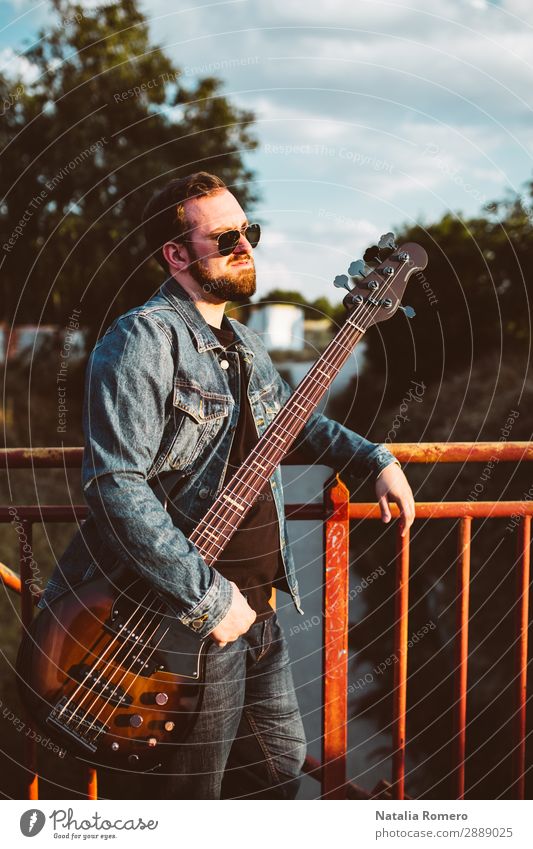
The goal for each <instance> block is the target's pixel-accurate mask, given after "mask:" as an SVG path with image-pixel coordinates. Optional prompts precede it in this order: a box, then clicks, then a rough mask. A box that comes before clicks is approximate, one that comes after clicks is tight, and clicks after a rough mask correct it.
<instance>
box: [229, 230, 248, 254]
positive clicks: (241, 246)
mask: <svg viewBox="0 0 533 849" xmlns="http://www.w3.org/2000/svg"><path fill="white" fill-rule="evenodd" d="M252 251H253V248H252V246H251V244H250V242H249V241H248V239H247V238H246V236H245V235H244V233H241V235H240V239H239V241H238V242H237V244H236V245H235V247H234V249H233V253H234V254H237V253H238V254H242V253H245V254H250V255H251V253H252Z"/></svg>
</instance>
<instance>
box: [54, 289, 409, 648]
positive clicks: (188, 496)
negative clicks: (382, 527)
mask: <svg viewBox="0 0 533 849" xmlns="http://www.w3.org/2000/svg"><path fill="white" fill-rule="evenodd" d="M222 327H223V328H226V329H233V331H234V333H235V337H236V344H235V345H234V346H233V347H234V349H235V350H233V351H232V350H227V351H226V350H224V348H223V347H222V345H221V344H220V342H219V341H218V339H217V338H216V336H215V335H214V333H212V331H211V329H210V328H209V325H208V324H207V322H206V321H205V319H204V318H203V316H202V315H201V313H200V312H199V311H198V309H197V308H196V307H195V305H194V302H193V301H192V299H191V298H190V297H189V295H188V294H187V292H186V291H185V290H184V289H183V287H182V286H180V285H179V283H177V281H175V280H174V279H173V278H172V277H171V278H169V279H168V280H166V281H165V283H164V284H163V285H162V286H161V288H160V289H159V291H158V292H157V294H155V295H154V296H153V297H152V298H150V300H148V301H147V302H146V303H145V304H143V305H142V306H139V307H135V308H134V309H132V310H129V311H128V312H126V313H124V315H122V316H120V317H119V318H117V319H116V320H115V321H114V322H113V323H112V325H111V326H110V327H109V328H108V330H107V331H106V332H105V333H104V335H103V336H102V337H101V338H100V339H99V340H98V341H97V343H96V345H95V347H94V349H93V351H92V353H91V356H90V358H89V361H88V365H87V373H86V382H85V397H84V410H83V428H84V436H85V445H84V454H83V465H82V484H83V490H84V496H85V499H86V501H87V504H88V507H89V514H88V517H87V519H86V520H85V521H84V522H83V524H82V525H81V526H80V528H79V529H78V531H77V533H76V534H75V535H74V537H73V539H72V540H71V542H70V544H69V546H68V547H67V549H66V550H65V552H64V553H63V555H62V557H61V558H60V560H59V562H58V564H57V566H56V568H55V570H54V573H53V574H52V577H51V578H50V580H49V582H48V584H47V586H46V590H45V593H44V595H43V598H42V599H41V601H40V602H39V606H41V607H44V606H45V605H46V602H48V601H51V600H52V599H53V598H55V597H57V596H58V595H60V594H61V593H62V592H64V591H65V590H66V589H67V588H69V587H72V586H73V585H74V584H76V583H79V582H82V581H84V580H87V579H89V578H90V577H92V576H93V575H94V574H95V572H97V570H101V571H102V572H103V573H105V574H108V573H109V572H110V571H111V570H112V568H113V567H114V566H115V565H117V564H121V565H122V566H126V567H129V568H130V569H132V570H134V571H135V572H136V573H137V574H138V575H139V576H141V577H142V578H144V579H146V580H147V581H148V582H149V583H150V584H151V586H152V588H153V589H155V590H156V591H157V592H158V593H159V594H160V595H161V596H162V597H163V598H164V599H165V600H166V601H167V603H168V604H169V606H170V608H171V610H172V611H173V612H174V613H175V615H176V616H177V618H178V619H179V620H180V621H181V622H182V623H183V624H184V625H186V626H188V627H190V628H191V629H192V630H193V631H195V632H196V633H197V634H198V636H200V637H204V636H206V635H207V634H209V633H210V632H211V631H212V630H213V628H215V627H216V626H217V625H218V623H219V622H220V621H221V620H222V619H223V618H224V616H225V615H226V613H227V612H228V609H229V607H230V604H231V599H232V588H231V585H230V583H229V581H228V580H226V578H224V577H223V576H222V575H221V574H220V572H218V571H217V570H216V563H215V566H214V567H212V566H208V565H207V564H206V563H205V561H204V559H203V558H202V557H201V555H200V553H199V552H198V550H197V548H196V547H195V546H194V545H193V544H192V543H191V542H190V541H189V539H188V535H190V533H191V532H192V530H193V529H194V527H195V526H196V525H197V524H198V523H199V521H200V520H201V519H202V517H203V516H204V514H205V513H206V511H207V510H208V508H209V507H210V506H211V504H212V503H213V501H214V500H215V499H216V497H217V495H218V493H219V492H220V491H221V489H222V484H223V481H224V477H225V473H226V467H227V463H228V459H229V454H230V447H231V442H232V439H233V434H234V432H235V429H236V424H237V420H238V417H239V407H240V403H242V401H241V399H240V398H239V368H240V367H244V368H245V369H246V372H247V378H248V399H247V400H248V403H249V404H250V405H251V408H252V412H253V416H254V420H255V424H256V428H257V433H258V436H261V434H262V433H263V432H264V431H265V429H266V428H267V426H268V425H269V423H270V422H271V420H272V419H273V418H274V416H275V415H276V414H277V412H278V411H279V410H280V409H281V407H282V406H283V405H284V404H285V402H286V401H287V399H288V397H289V395H290V394H291V389H290V387H289V385H288V384H287V383H286V382H285V381H284V380H283V379H282V378H281V376H280V375H279V374H278V372H277V371H276V369H275V367H274V365H273V363H272V361H271V359H270V356H269V355H268V352H267V350H266V348H265V346H264V344H263V343H262V341H261V339H260V337H259V336H258V335H257V334H256V333H255V332H253V331H252V330H250V329H249V328H248V327H246V325H244V324H241V323H240V322H238V321H236V320H234V319H228V317H227V316H224V318H223V321H222ZM294 447H295V448H297V449H298V453H299V458H300V457H301V459H302V460H303V461H304V462H308V463H309V464H312V463H316V462H320V463H323V464H325V465H329V466H332V467H333V468H334V469H336V470H337V471H340V472H342V474H343V478H344V480H345V481H346V482H347V484H348V485H350V482H351V481H356V480H357V479H360V478H361V477H364V476H365V475H366V474H368V473H369V472H370V473H372V474H375V475H377V474H378V473H379V472H380V471H381V469H383V468H385V466H387V465H389V464H390V463H391V462H393V460H394V457H393V455H392V454H391V453H390V452H389V451H388V450H387V449H386V448H385V446H384V445H379V444H375V443H373V442H369V441H368V440H366V439H364V438H363V437H362V436H359V435H358V434H357V433H354V432H353V431H351V430H349V429H348V428H346V427H344V426H343V425H341V424H339V423H338V422H335V421H333V420H332V419H328V418H327V417H325V416H324V415H322V414H320V413H317V412H315V413H314V414H313V415H312V416H311V418H310V419H309V421H308V422H307V423H306V425H305V426H304V427H303V429H302V431H301V432H300V434H299V436H298V437H297V440H296V442H295V445H294ZM168 473H172V474H173V478H175V479H176V480H177V484H176V487H175V488H173V491H172V505H173V507H172V510H171V509H166V508H165V506H164V505H163V503H162V502H161V500H159V498H158V497H157V495H156V493H155V491H154V483H155V482H157V481H158V480H162V479H163V478H164V476H165V475H166V474H167V475H168ZM269 485H270V486H271V489H272V496H273V499H274V503H275V506H276V510H277V513H278V519H279V533H280V540H279V542H280V552H281V560H282V564H283V573H280V575H279V579H278V580H277V582H276V585H277V586H279V588H281V589H284V590H285V591H287V592H289V593H290V594H291V596H292V599H293V602H294V604H295V606H296V608H297V610H298V611H299V612H300V613H303V610H302V608H301V606H300V596H299V593H298V582H297V579H296V573H295V572H296V570H295V564H294V560H293V557H292V553H291V550H290V547H289V544H288V535H287V526H286V521H285V513H284V504H283V488H282V479H281V470H280V468H279V467H278V468H277V469H276V471H275V472H274V474H273V475H272V477H271V479H270V481H269Z"/></svg>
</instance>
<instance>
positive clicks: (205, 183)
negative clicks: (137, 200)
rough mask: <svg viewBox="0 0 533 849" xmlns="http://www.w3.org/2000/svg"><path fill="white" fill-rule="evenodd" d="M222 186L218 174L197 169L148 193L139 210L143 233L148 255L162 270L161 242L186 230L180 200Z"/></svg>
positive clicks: (204, 193) (210, 193) (182, 202)
mask: <svg viewBox="0 0 533 849" xmlns="http://www.w3.org/2000/svg"><path fill="white" fill-rule="evenodd" d="M225 188H226V184H225V183H224V181H223V180H221V179H220V177H217V176H216V175H215V174H209V173H208V172H207V171H197V172H196V173H195V174H189V175H188V176H187V177H179V178H178V179H176V180H171V181H170V183H167V185H166V186H165V187H164V188H163V189H160V190H159V191H158V192H156V193H155V194H154V195H152V197H151V198H150V200H149V201H148V203H147V204H146V206H145V208H144V211H143V217H142V220H143V225H144V235H145V239H146V242H147V244H148V248H149V249H150V256H155V258H156V259H157V261H158V263H159V265H160V266H161V267H162V268H163V269H164V270H165V271H166V270H167V263H166V261H165V258H164V256H163V251H162V250H161V248H162V247H163V245H164V244H165V242H169V241H172V239H179V237H180V236H183V235H184V234H185V233H186V231H187V221H186V217H185V209H184V206H183V204H184V201H186V200H189V199H190V198H199V197H207V196H208V195H212V194H214V193H215V192H219V191H220V189H225Z"/></svg>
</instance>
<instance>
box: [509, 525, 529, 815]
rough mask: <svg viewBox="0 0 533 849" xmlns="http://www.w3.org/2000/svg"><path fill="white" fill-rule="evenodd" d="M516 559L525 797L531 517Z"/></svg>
mask: <svg viewBox="0 0 533 849" xmlns="http://www.w3.org/2000/svg"><path fill="white" fill-rule="evenodd" d="M520 531H521V533H520V534H519V535H518V538H517V557H516V595H517V608H516V642H515V655H514V658H515V670H514V681H515V715H514V723H513V731H514V734H513V736H514V741H513V742H514V745H513V779H514V780H513V795H514V797H515V799H524V798H525V771H526V705H527V655H528V639H527V638H528V633H527V632H528V625H529V566H530V543H531V516H523V517H522V526H521V528H520Z"/></svg>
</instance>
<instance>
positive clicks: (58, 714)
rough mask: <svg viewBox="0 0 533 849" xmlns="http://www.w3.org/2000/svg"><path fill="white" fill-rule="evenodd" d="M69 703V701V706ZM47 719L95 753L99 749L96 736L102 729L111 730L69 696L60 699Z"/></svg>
mask: <svg viewBox="0 0 533 849" xmlns="http://www.w3.org/2000/svg"><path fill="white" fill-rule="evenodd" d="M67 703H69V704H68V707H67ZM46 721H47V723H49V725H52V726H53V727H54V728H56V729H57V730H59V731H61V733H62V734H64V735H67V736H68V737H69V738H70V739H71V740H74V741H75V742H76V743H78V744H79V745H81V746H83V747H84V748H85V749H88V750H89V751H90V752H93V753H94V752H96V749H97V746H96V743H95V738H96V737H98V735H99V734H100V733H101V732H102V731H108V730H109V727H108V726H107V725H105V723H103V722H99V720H97V719H95V718H94V716H91V714H90V713H87V712H86V711H85V710H84V709H83V708H79V707H78V705H77V704H75V703H74V702H71V701H70V699H69V697H68V696H63V698H62V699H60V701H59V702H58V703H57V704H56V706H55V707H54V708H53V709H52V711H51V712H50V714H49V716H47V718H46ZM87 735H91V736H90V737H89V736H87Z"/></svg>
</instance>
